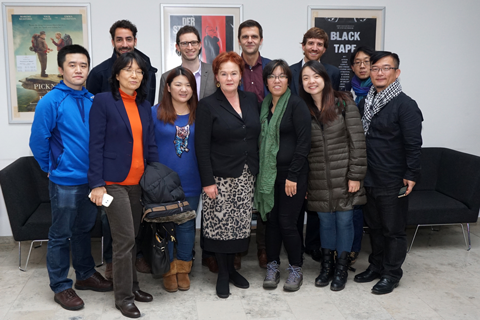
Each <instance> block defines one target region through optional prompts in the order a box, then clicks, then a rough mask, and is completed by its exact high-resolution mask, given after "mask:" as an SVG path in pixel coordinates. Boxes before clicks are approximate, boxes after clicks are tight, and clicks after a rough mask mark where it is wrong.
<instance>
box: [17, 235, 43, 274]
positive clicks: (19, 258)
mask: <svg viewBox="0 0 480 320" xmlns="http://www.w3.org/2000/svg"><path fill="white" fill-rule="evenodd" d="M43 241H48V239H45V240H32V243H31V244H30V250H28V256H27V261H26V262H25V268H22V245H21V242H20V241H19V242H18V269H20V271H23V272H26V271H27V266H28V261H29V260H30V254H31V253H32V248H33V244H34V243H35V242H40V244H39V245H38V246H35V248H39V247H41V246H42V242H43Z"/></svg>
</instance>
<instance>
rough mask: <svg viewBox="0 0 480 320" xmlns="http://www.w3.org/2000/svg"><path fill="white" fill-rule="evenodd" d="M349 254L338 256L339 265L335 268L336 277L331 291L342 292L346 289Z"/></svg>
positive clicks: (344, 252)
mask: <svg viewBox="0 0 480 320" xmlns="http://www.w3.org/2000/svg"><path fill="white" fill-rule="evenodd" d="M348 254H349V252H347V251H343V252H342V253H341V254H340V255H339V256H337V264H336V266H335V275H334V276H333V281H332V284H331V285H330V290H333V291H340V290H343V289H344V288H345V283H347V278H348Z"/></svg>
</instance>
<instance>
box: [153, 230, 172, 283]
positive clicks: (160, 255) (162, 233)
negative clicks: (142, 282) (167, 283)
mask: <svg viewBox="0 0 480 320" xmlns="http://www.w3.org/2000/svg"><path fill="white" fill-rule="evenodd" d="M151 227H152V231H153V232H152V233H153V237H152V256H151V264H152V275H153V277H154V278H161V277H162V275H163V274H165V273H167V272H168V271H170V254H169V251H168V242H169V241H175V237H174V230H175V229H174V226H173V224H172V225H171V226H170V224H166V225H164V224H162V223H159V224H157V223H152V224H151Z"/></svg>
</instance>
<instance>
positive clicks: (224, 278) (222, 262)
mask: <svg viewBox="0 0 480 320" xmlns="http://www.w3.org/2000/svg"><path fill="white" fill-rule="evenodd" d="M215 257H216V258H217V262H218V277H217V286H216V290H217V296H218V297H219V298H223V299H226V298H228V297H229V296H230V285H229V284H228V281H229V272H228V262H227V260H228V258H227V254H226V253H215Z"/></svg>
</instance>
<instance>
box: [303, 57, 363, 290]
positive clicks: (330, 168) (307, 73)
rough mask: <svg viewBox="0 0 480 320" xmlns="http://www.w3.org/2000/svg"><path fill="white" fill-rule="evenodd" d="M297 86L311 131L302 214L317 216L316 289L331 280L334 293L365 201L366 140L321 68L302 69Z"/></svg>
mask: <svg viewBox="0 0 480 320" xmlns="http://www.w3.org/2000/svg"><path fill="white" fill-rule="evenodd" d="M299 81H300V90H299V93H300V97H302V98H303V99H304V100H305V102H306V103H307V106H308V109H309V110H310V115H311V127H312V141H311V149H310V154H309V155H308V163H309V166H310V172H309V175H308V196H307V199H308V204H307V208H308V210H311V211H316V212H317V213H318V216H319V219H320V240H321V243H322V249H321V250H322V254H323V262H322V268H321V271H320V275H319V276H318V277H317V278H316V279H315V285H316V286H319V287H324V286H327V285H328V284H329V283H330V281H331V280H332V279H333V281H332V283H331V286H330V289H331V290H334V291H339V290H342V289H343V288H345V283H346V282H347V277H348V255H349V253H350V250H351V248H352V243H353V236H354V230H353V206H354V205H360V204H364V203H365V201H366V197H365V190H364V189H363V187H362V180H363V178H364V177H365V174H366V172H367V157H366V149H365V135H364V133H363V128H362V123H361V121H360V114H359V112H358V108H357V106H356V105H355V103H354V102H353V100H352V99H351V97H350V96H349V95H348V93H344V92H339V91H334V90H333V88H332V84H331V81H330V78H329V76H328V74H327V71H326V70H325V68H324V67H323V66H322V64H321V63H320V62H318V61H309V62H307V63H305V65H304V66H303V68H302V70H301V73H300V79H299ZM335 250H336V251H337V252H338V256H337V257H336V265H335V266H334V251H335Z"/></svg>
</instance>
